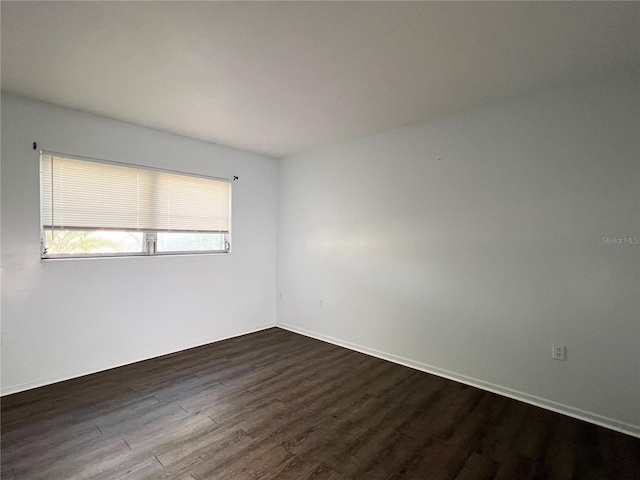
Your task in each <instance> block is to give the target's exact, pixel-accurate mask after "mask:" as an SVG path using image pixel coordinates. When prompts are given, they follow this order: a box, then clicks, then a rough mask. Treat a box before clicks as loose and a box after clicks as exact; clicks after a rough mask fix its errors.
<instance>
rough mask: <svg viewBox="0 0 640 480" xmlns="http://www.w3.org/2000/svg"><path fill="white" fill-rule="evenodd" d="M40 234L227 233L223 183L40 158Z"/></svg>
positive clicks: (47, 156)
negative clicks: (105, 231)
mask: <svg viewBox="0 0 640 480" xmlns="http://www.w3.org/2000/svg"><path fill="white" fill-rule="evenodd" d="M40 159H41V162H40V163H41V183H42V185H41V192H42V199H41V209H42V225H43V228H44V229H63V230H95V229H112V230H137V231H154V232H217V233H229V223H230V220H229V219H230V205H231V187H230V183H229V181H227V180H220V179H214V178H205V177H197V176H192V175H186V174H180V173H173V172H166V171H160V170H151V169H146V168H141V167H134V166H126V165H120V164H113V163H106V162H105V163H103V162H99V161H90V160H79V159H76V158H67V157H62V156H57V155H54V154H45V153H42V154H41V157H40Z"/></svg>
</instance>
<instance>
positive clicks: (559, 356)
mask: <svg viewBox="0 0 640 480" xmlns="http://www.w3.org/2000/svg"><path fill="white" fill-rule="evenodd" d="M566 355H567V347H566V346H564V345H553V346H552V351H551V358H553V359H555V360H563V361H564V360H565V359H566Z"/></svg>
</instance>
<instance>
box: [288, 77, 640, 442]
mask: <svg viewBox="0 0 640 480" xmlns="http://www.w3.org/2000/svg"><path fill="white" fill-rule="evenodd" d="M639 111H640V101H639V84H638V72H637V71H630V72H626V71H621V72H616V73H612V74H610V75H608V76H606V77H600V78H596V79H592V80H590V81H586V82H584V83H581V84H579V85H571V86H566V87H564V88H559V89H555V90H549V91H544V92H540V93H537V94H534V95H531V96H528V97H526V98H522V99H518V100H515V101H511V102H508V103H503V104H498V105H492V106H486V107H482V108H479V109H477V110H474V111H471V112H466V113H461V114H457V115H453V116H450V117H447V118H444V119H441V120H438V121H433V122H429V123H425V124H420V125H415V126H410V127H406V128H401V129H398V130H394V131H390V132H386V133H382V134H379V135H375V136H371V137H367V138H363V139H360V140H356V141H351V142H346V143H342V144H339V145H335V146H332V147H329V148H324V149H322V150H319V151H315V152H311V153H306V154H301V155H297V156H294V157H292V158H287V159H284V160H283V161H281V163H280V167H279V192H280V193H279V207H278V216H279V225H278V237H279V241H278V289H279V291H280V292H281V299H280V300H279V301H278V324H279V325H281V326H283V327H286V328H291V329H293V330H296V331H299V332H303V333H306V334H310V335H312V336H316V337H319V338H324V339H328V340H330V341H333V342H335V343H338V344H342V345H349V346H351V347H355V348H357V349H360V350H362V351H367V352H371V353H374V354H376V355H379V356H383V357H386V358H391V359H394V360H396V361H400V362H404V363H406V364H409V365H413V366H416V367H418V368H422V369H424V370H427V371H432V372H437V373H439V374H444V375H447V376H449V377H451V378H456V379H459V380H462V381H465V382H468V383H472V384H475V385H479V386H482V387H483V388H487V389H492V390H494V391H498V392H501V393H504V394H507V395H510V396H514V397H517V398H521V399H524V400H526V401H529V402H533V403H538V404H540V405H544V406H546V407H548V408H552V409H555V410H560V411H564V412H566V413H569V414H571V415H574V416H579V417H582V418H587V419H589V420H591V421H594V422H598V423H603V424H606V425H608V426H610V427H613V428H618V429H623V430H626V431H628V432H632V433H635V434H638V433H640V428H639V426H640V303H639V293H640V246H638V245H637V244H636V245H631V244H622V245H607V244H604V243H603V240H602V237H614V236H617V237H627V236H631V237H638V236H640V230H639V218H640V209H639V192H640V163H639V162H640V143H639V141H640V137H639V130H640V119H639V115H638V113H639ZM320 300H322V302H323V308H318V302H319V301H320ZM553 342H557V343H560V344H565V345H567V353H568V360H567V361H566V362H560V361H557V360H553V359H551V345H552V343H553Z"/></svg>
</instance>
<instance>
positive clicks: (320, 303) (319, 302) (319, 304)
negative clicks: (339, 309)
mask: <svg viewBox="0 0 640 480" xmlns="http://www.w3.org/2000/svg"><path fill="white" fill-rule="evenodd" d="M322 307H323V305H322V300H318V308H322Z"/></svg>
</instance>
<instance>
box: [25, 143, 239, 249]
mask: <svg viewBox="0 0 640 480" xmlns="http://www.w3.org/2000/svg"><path fill="white" fill-rule="evenodd" d="M47 155H49V156H55V157H62V158H68V159H70V160H78V161H85V162H90V163H103V164H107V165H114V166H121V167H125V168H139V169H144V170H152V171H156V172H163V173H168V174H173V175H180V176H187V177H196V178H202V179H206V180H217V181H224V182H227V183H228V184H229V221H228V226H229V231H228V232H203V231H184V230H183V231H179V230H176V231H173V232H174V233H187V234H188V233H192V234H207V233H210V234H212V235H222V236H223V237H222V241H223V246H224V248H223V249H222V250H171V251H158V249H157V247H158V239H157V235H158V233H171V231H165V230H146V229H145V230H143V229H140V230H128V229H122V230H116V229H111V228H96V229H85V230H81V229H77V230H78V231H91V232H100V231H122V232H139V233H142V247H143V248H142V250H141V251H139V252H104V253H47V251H46V250H47V248H46V234H47V232H54V231H73V230H74V229H70V228H59V229H57V228H51V229H47V228H45V226H44V220H43V210H42V205H43V188H42V187H43V168H42V162H43V156H47ZM38 171H39V174H38V179H39V183H38V189H39V194H40V210H39V221H40V260H41V261H43V260H61V259H85V258H121V257H171V256H185V255H187V256H189V255H227V254H231V253H232V248H231V245H232V242H231V231H232V198H233V193H232V190H233V188H232V185H231V184H232V182H231V179H229V178H224V177H214V176H210V175H202V174H197V173H190V172H184V171H179V170H170V169H165V168H157V167H149V166H145V165H138V164H133V163H125V162H117V161H113V160H104V159H98V158H93V157H86V156H79V155H73V154H68V153H60V152H56V151H52V150H40V151H39V152H38Z"/></svg>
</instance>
